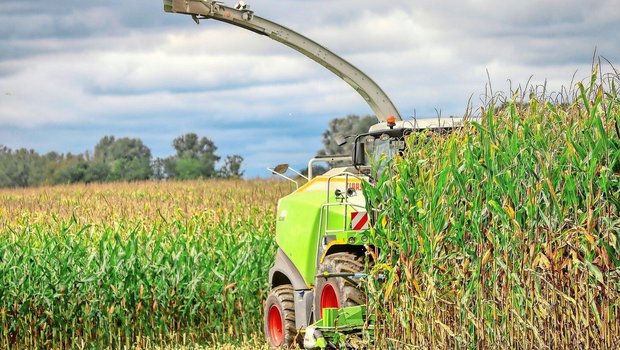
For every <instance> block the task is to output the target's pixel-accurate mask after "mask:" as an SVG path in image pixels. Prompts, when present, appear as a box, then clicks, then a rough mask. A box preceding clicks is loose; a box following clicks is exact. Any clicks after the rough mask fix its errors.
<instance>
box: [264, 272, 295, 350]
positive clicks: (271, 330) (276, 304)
mask: <svg viewBox="0 0 620 350" xmlns="http://www.w3.org/2000/svg"><path fill="white" fill-rule="evenodd" d="M264 311H265V313H264V315H265V316H264V325H265V337H266V338H267V342H269V345H270V346H271V347H273V348H283V349H286V348H289V347H290V346H291V344H293V342H294V341H295V336H296V335H297V330H296V329H295V304H294V299H293V286H292V285H290V284H284V285H281V286H277V287H275V288H274V289H272V290H271V291H270V292H269V295H268V296H267V300H266V301H265V310H264Z"/></svg>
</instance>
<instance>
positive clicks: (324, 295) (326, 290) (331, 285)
mask: <svg viewBox="0 0 620 350" xmlns="http://www.w3.org/2000/svg"><path fill="white" fill-rule="evenodd" d="M363 271H364V257H358V256H357V255H355V254H352V253H347V252H342V253H334V254H331V255H328V256H326V257H325V259H324V260H323V263H321V266H320V267H319V273H318V274H319V275H323V274H324V273H325V272H327V273H342V272H345V273H347V272H349V273H358V272H363ZM314 295H315V297H314V300H315V301H314V310H315V313H316V315H315V319H316V320H319V319H321V318H323V309H325V308H328V307H334V308H342V307H347V306H356V305H362V304H365V303H366V295H365V294H364V291H363V290H361V289H360V288H359V286H358V285H356V284H354V283H351V281H350V280H347V279H345V278H342V277H330V278H324V277H318V278H317V281H316V289H315V294H314Z"/></svg>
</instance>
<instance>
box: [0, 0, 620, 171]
mask: <svg viewBox="0 0 620 350" xmlns="http://www.w3.org/2000/svg"><path fill="white" fill-rule="evenodd" d="M231 2H232V1H231ZM45 4H48V2H43V1H34V0H31V1H19V2H17V1H10V0H8V1H7V2H3V4H0V21H2V22H3V23H6V24H7V25H5V26H4V27H3V28H2V29H0V125H2V126H4V127H5V128H6V127H13V128H16V129H15V130H17V131H16V132H17V133H18V134H19V133H21V134H19V135H22V137H21V138H20V137H16V138H15V137H13V138H11V139H12V140H14V142H15V143H14V144H10V145H9V146H12V147H21V146H27V147H30V145H35V144H36V145H41V143H42V142H44V140H41V139H38V140H36V143H35V141H34V140H33V138H32V137H28V136H29V135H33V134H36V135H40V134H41V130H44V129H46V128H49V127H50V126H53V127H54V130H62V129H63V128H65V129H67V130H69V129H70V130H80V128H83V130H84V132H85V133H91V135H92V137H91V139H90V140H91V141H89V143H87V144H84V145H83V147H82V148H81V149H88V148H91V147H92V146H93V145H94V143H96V140H97V138H98V137H100V136H102V134H101V133H109V132H118V130H119V128H121V127H127V128H131V130H133V131H132V132H135V133H137V134H136V136H139V131H140V128H139V124H140V123H143V122H144V123H149V120H153V121H154V122H152V123H151V124H150V125H145V127H150V128H149V130H148V133H147V131H144V132H145V136H144V137H145V138H149V139H150V140H153V142H161V141H160V140H162V139H165V138H167V137H168V136H169V135H171V134H172V133H174V132H179V134H180V132H187V131H192V130H203V131H205V132H209V130H211V131H213V132H216V133H225V132H227V131H226V130H224V129H222V128H218V125H221V124H222V123H229V122H230V120H235V121H238V122H239V123H241V124H243V127H244V129H243V131H242V133H247V134H252V133H264V135H262V136H261V138H260V139H258V138H251V137H243V136H238V137H239V138H240V140H239V141H237V142H229V140H230V139H229V138H225V137H217V138H218V140H219V142H220V143H221V144H222V147H221V148H222V149H225V151H226V152H227V153H241V154H242V155H244V154H243V152H247V154H246V155H244V156H246V164H247V166H248V168H251V169H258V168H260V167H262V166H263V165H264V164H267V163H269V164H271V163H273V161H277V160H273V161H267V160H268V159H266V158H265V157H276V156H277V157H279V158H287V156H286V155H287V154H288V158H289V159H290V161H292V162H297V163H301V164H303V162H305V161H306V159H305V158H306V157H308V156H310V155H311V154H312V152H313V151H314V150H316V149H318V148H320V146H321V145H320V142H319V140H320V130H321V129H322V128H324V127H325V126H326V124H327V121H328V120H329V119H331V118H334V117H338V116H344V115H346V114H349V113H364V114H365V113H370V109H369V108H368V107H367V106H366V105H365V103H364V101H363V99H362V98H360V97H359V96H358V95H357V94H356V93H355V92H354V91H353V90H352V89H350V87H349V86H348V85H346V84H345V83H344V82H342V81H340V80H339V79H338V78H336V77H334V76H333V75H332V74H331V73H329V72H327V71H326V70H325V69H323V68H322V67H321V66H319V65H317V64H316V63H314V62H311V61H309V60H308V59H306V58H305V57H303V56H302V55H300V54H299V53H296V52H294V51H292V50H290V49H289V48H287V47H284V46H282V45H281V44H279V43H276V42H273V41H271V40H269V39H268V38H266V37H260V36H256V35H255V34H254V33H250V32H247V31H244V30H242V29H239V28H236V27H233V26H229V25H225V24H221V23H217V22H214V21H204V22H203V23H202V24H201V25H200V26H196V25H195V24H193V22H192V21H191V19H190V18H189V17H187V16H180V15H173V14H164V13H163V11H162V10H161V4H159V3H158V4H155V3H154V2H152V1H146V0H136V1H135V2H126V1H117V0H114V1H111V2H109V3H98V4H97V5H96V6H93V5H91V4H88V3H85V2H79V3H78V2H71V3H59V4H58V6H55V7H54V8H49V9H48V8H47V7H45V6H44V5H45ZM251 5H253V10H255V11H256V14H257V15H261V16H264V17H267V18H271V19H273V20H275V21H276V22H280V23H282V24H284V25H286V26H289V27H291V28H294V29H296V30H299V31H300V32H302V33H304V34H305V35H307V36H309V37H311V38H313V39H315V40H316V41H318V42H320V43H323V44H325V45H326V46H327V47H328V48H330V49H331V50H333V51H334V52H336V53H340V54H341V55H342V56H343V57H345V58H346V59H348V60H350V61H351V62H352V63H353V64H354V65H356V66H358V67H359V68H361V69H362V70H363V71H365V72H366V73H367V74H368V75H369V76H370V77H372V78H373V80H375V81H377V82H378V83H379V84H380V85H381V86H382V87H383V89H384V90H385V91H386V92H387V93H388V95H389V96H391V98H392V99H393V101H394V102H395V104H396V105H397V107H398V108H399V109H400V110H401V113H402V114H403V115H405V116H411V115H413V113H414V110H415V111H416V113H417V116H418V117H420V116H434V115H435V113H436V112H435V110H436V109H440V110H442V113H443V114H444V115H447V114H461V113H463V112H464V111H465V108H466V104H467V101H468V99H469V98H470V96H473V100H474V103H476V102H477V101H479V100H480V95H481V94H483V93H484V88H485V84H486V83H487V73H486V72H487V70H488V72H489V74H490V76H491V81H492V85H493V87H494V89H495V90H506V89H508V88H509V87H510V85H509V84H510V82H512V84H513V86H516V85H517V84H525V82H526V81H527V80H528V79H529V78H530V77H533V78H532V83H533V84H540V83H543V82H545V81H547V83H548V86H549V89H551V90H553V89H559V88H560V86H561V85H566V84H569V83H570V79H571V77H572V75H573V73H574V72H575V70H578V71H579V72H578V74H577V77H578V78H583V77H586V76H588V74H589V69H590V63H591V62H590V60H591V57H592V54H593V51H594V48H595V47H597V48H598V52H599V53H600V54H601V55H603V56H605V57H606V58H608V59H609V60H610V61H612V62H618V60H619V59H620V48H619V47H618V45H617V39H616V34H615V33H617V32H618V31H619V30H620V11H618V10H617V4H616V3H615V1H613V0H610V1H602V0H601V1H593V2H582V1H577V0H568V1H556V0H547V1H536V2H534V1H516V0H511V1H506V2H496V1H456V2H454V1H453V2H438V1H430V0H422V1H415V2H411V1H409V0H394V1H390V2H389V3H386V2H379V1H369V0H360V1H355V2H351V1H344V0H318V1H294V0H286V1H283V0H277V1H276V0H268V1H261V2H256V3H251ZM48 7H49V6H48ZM33 9H39V11H36V12H34V11H32V10H33ZM147 9H148V11H146V10H147ZM151 11H152V12H151ZM2 13H4V15H3V14H2ZM282 118H285V119H287V118H288V119H290V120H293V121H295V122H296V123H299V124H300V125H306V128H307V129H308V131H306V133H307V134H306V137H307V139H305V140H304V141H305V142H306V143H304V144H303V146H296V145H297V143H296V144H295V147H297V148H295V147H293V145H289V146H290V147H287V148H285V149H284V150H276V149H270V148H269V147H270V146H269V143H264V142H263V141H259V140H263V139H267V140H268V139H270V137H272V136H273V135H275V134H276V131H275V130H278V127H279V126H281V125H282V124H283V123H282ZM303 118H313V119H312V120H311V121H306V120H303ZM290 120H289V124H286V125H287V127H290V126H291V125H292V122H290ZM253 123H255V124H257V125H260V127H261V128H263V129H261V130H259V129H257V128H258V127H257V128H255V129H252V125H253ZM94 124H96V125H98V128H97V131H96V132H94V131H93V128H92V125H94ZM168 125H169V126H168ZM227 125H229V124H227ZM265 125H269V126H271V128H270V129H268V130H265V129H264V127H265ZM321 125H323V127H321ZM157 128H159V129H157ZM158 130H159V131H158ZM248 130H254V131H248ZM301 133H303V130H302V131H300V134H299V135H301ZM162 135H166V136H165V137H164V136H162ZM172 135H175V134H172ZM270 135H271V136H270ZM299 135H296V137H295V138H293V139H292V140H290V141H296V140H298V139H299V137H300V136H299ZM1 136H2V134H1V133H0V137H1ZM49 137H50V139H51V138H53V137H54V135H50V136H49ZM214 138H215V137H214ZM20 139H21V140H24V142H23V143H21V144H18V141H15V140H20ZM84 139H85V140H88V138H86V137H85V138H84ZM245 140H247V142H251V146H249V147H248V146H247V144H245V143H243V142H244V141H245ZM279 140H281V136H280V138H279ZM4 142H5V141H3V140H2V139H1V138H0V143H4ZM50 142H52V141H50ZM307 142H314V144H312V145H310V144H307ZM167 143H169V141H168V142H167ZM54 145H58V146H59V147H62V146H61V145H62V143H61V142H59V141H58V140H55V141H54ZM218 145H219V144H218ZM260 145H262V146H264V147H266V148H265V149H263V148H261V147H258V146H260ZM150 146H151V147H153V148H158V149H162V148H166V147H169V145H168V144H166V145H165V147H163V146H161V145H150ZM72 147H73V146H72ZM236 147H237V148H236ZM302 147H303V148H302ZM235 149H238V150H239V151H238V152H235ZM258 150H260V152H261V153H260V154H259V152H258ZM58 151H61V152H62V151H64V150H63V149H58ZM261 154H262V155H261ZM301 158H303V159H301ZM259 163H260V166H258V164H259ZM250 175H252V174H250Z"/></svg>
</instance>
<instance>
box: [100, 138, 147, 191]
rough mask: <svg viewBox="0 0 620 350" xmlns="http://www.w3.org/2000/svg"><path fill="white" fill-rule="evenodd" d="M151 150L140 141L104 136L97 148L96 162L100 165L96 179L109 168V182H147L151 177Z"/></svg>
mask: <svg viewBox="0 0 620 350" xmlns="http://www.w3.org/2000/svg"><path fill="white" fill-rule="evenodd" d="M151 158H152V156H151V150H150V149H149V148H148V147H146V146H145V145H144V143H142V140H140V139H137V138H135V139H132V138H128V137H123V138H120V139H115V138H114V136H104V137H103V138H102V139H101V140H100V141H99V143H98V144H97V145H96V146H95V154H94V161H95V162H98V163H100V164H103V165H98V168H97V169H98V171H97V174H96V177H98V176H101V174H103V173H104V172H105V170H104V169H103V166H104V165H105V166H108V167H109V173H108V175H107V179H109V180H125V181H135V180H146V179H148V178H150V177H151V175H152V173H153V169H152V168H151Z"/></svg>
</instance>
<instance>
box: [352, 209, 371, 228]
mask: <svg viewBox="0 0 620 350" xmlns="http://www.w3.org/2000/svg"><path fill="white" fill-rule="evenodd" d="M367 229H368V213H365V212H358V211H354V212H352V213H351V230H367Z"/></svg>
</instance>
